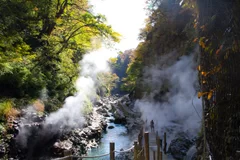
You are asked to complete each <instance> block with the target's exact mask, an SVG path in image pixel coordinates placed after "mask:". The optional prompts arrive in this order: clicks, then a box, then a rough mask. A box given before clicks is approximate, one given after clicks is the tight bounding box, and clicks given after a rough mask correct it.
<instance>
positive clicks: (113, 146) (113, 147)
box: [110, 142, 115, 160]
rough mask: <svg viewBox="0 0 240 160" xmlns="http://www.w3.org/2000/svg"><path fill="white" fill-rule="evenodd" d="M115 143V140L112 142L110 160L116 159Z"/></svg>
mask: <svg viewBox="0 0 240 160" xmlns="http://www.w3.org/2000/svg"><path fill="white" fill-rule="evenodd" d="M114 150H115V143H114V142H110V160H114V159H115V152H114Z"/></svg>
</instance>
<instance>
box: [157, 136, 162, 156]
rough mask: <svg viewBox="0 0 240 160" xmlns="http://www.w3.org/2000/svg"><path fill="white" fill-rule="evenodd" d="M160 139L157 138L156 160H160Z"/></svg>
mask: <svg viewBox="0 0 240 160" xmlns="http://www.w3.org/2000/svg"><path fill="white" fill-rule="evenodd" d="M160 147H161V146H160V138H159V137H158V138H157V160H161V159H160Z"/></svg>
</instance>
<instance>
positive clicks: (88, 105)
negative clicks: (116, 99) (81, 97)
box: [81, 97, 93, 115]
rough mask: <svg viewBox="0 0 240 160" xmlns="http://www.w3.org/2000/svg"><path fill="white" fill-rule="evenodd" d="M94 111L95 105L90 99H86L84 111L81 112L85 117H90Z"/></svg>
mask: <svg viewBox="0 0 240 160" xmlns="http://www.w3.org/2000/svg"><path fill="white" fill-rule="evenodd" d="M92 111H93V104H92V102H91V100H90V99H89V98H87V97H86V98H85V101H84V107H83V110H82V111H81V112H82V113H83V114H84V115H88V114H89V113H91V112H92Z"/></svg>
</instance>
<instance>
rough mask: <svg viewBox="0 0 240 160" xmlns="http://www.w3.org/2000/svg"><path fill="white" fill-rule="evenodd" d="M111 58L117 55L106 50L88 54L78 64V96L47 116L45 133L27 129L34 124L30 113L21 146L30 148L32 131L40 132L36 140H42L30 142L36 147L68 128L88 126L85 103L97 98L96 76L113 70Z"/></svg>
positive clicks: (23, 124) (20, 140) (21, 133)
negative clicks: (40, 142) (109, 63)
mask: <svg viewBox="0 0 240 160" xmlns="http://www.w3.org/2000/svg"><path fill="white" fill-rule="evenodd" d="M112 56H114V54H113V52H112V51H111V50H106V49H101V50H98V51H94V52H91V53H89V54H86V55H85V56H84V57H83V60H82V61H80V62H79V63H80V67H81V68H80V74H79V75H80V77H79V78H78V79H77V81H76V89H77V93H76V94H75V95H74V96H70V97H68V98H66V100H65V103H64V105H63V107H62V108H61V109H59V110H58V111H56V112H54V113H51V114H50V115H49V116H48V117H46V119H45V122H44V124H43V126H42V130H36V131H33V128H31V127H26V124H28V123H29V122H31V120H30V119H29V117H30V116H28V114H27V117H25V119H24V121H22V126H20V127H21V129H20V132H19V134H18V136H17V141H18V142H19V144H21V145H22V147H27V146H28V145H29V143H28V141H29V139H31V138H30V136H33V135H32V134H33V133H32V132H37V133H34V134H37V135H38V136H37V137H39V138H38V139H36V140H35V142H31V144H30V145H31V146H34V145H35V144H37V143H38V141H42V143H43V141H44V140H45V141H47V140H49V139H51V137H52V136H54V135H56V134H60V132H62V131H64V130H66V129H71V128H74V127H82V126H83V125H84V123H85V118H84V115H83V114H84V113H83V110H84V107H85V106H86V103H92V102H93V101H94V100H95V98H96V96H97V94H96V90H97V87H98V84H99V83H98V79H97V75H98V74H99V73H100V72H108V71H110V68H109V66H108V63H107V61H108V60H109V58H110V57H112ZM33 108H34V107H32V106H29V107H28V110H27V113H28V112H29V114H31V113H34V112H36V111H32V109H33ZM30 112H31V113H30ZM43 144H44V143H43ZM32 148H33V147H32Z"/></svg>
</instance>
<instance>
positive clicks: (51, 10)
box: [0, 0, 119, 110]
mask: <svg viewBox="0 0 240 160" xmlns="http://www.w3.org/2000/svg"><path fill="white" fill-rule="evenodd" d="M0 13H1V18H0V96H1V97H6V98H19V99H20V98H22V99H23V98H24V99H25V98H26V99H34V98H37V97H39V96H40V93H41V91H42V89H43V88H46V89H47V91H48V94H49V100H51V99H57V101H60V102H63V100H64V99H65V97H66V96H69V95H72V94H73V93H74V92H75V88H74V81H75V80H76V78H77V76H78V68H79V64H78V62H79V61H80V60H81V59H82V56H83V54H85V53H86V52H87V51H89V50H91V48H92V45H91V41H92V39H94V38H95V37H98V38H99V37H101V38H104V39H110V40H112V41H115V42H117V41H119V34H118V33H116V32H114V31H113V30H112V28H111V26H108V25H106V24H105V22H106V18H105V17H104V16H103V15H94V14H92V13H91V7H90V6H89V5H88V1H87V0H80V1H79V0H72V1H68V0H52V1H51V2H49V1H47V0H41V1H25V0H11V1H5V0H3V1H1V2H0ZM54 101H55V100H54ZM56 104H57V105H58V103H56ZM50 106H51V105H50ZM50 108H51V107H50ZM50 110H55V109H50Z"/></svg>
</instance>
